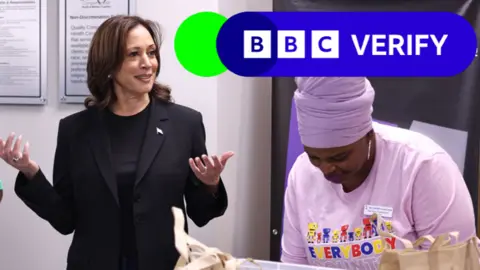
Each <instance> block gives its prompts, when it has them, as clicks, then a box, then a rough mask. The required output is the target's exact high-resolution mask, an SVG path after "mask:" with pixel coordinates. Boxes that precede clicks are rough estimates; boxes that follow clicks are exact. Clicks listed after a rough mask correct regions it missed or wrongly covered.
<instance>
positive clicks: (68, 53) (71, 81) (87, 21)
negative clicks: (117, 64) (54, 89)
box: [58, 0, 136, 103]
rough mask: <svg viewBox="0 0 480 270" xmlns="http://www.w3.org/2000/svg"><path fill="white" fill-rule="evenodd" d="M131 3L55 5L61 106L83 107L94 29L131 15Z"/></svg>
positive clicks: (75, 0)
mask: <svg viewBox="0 0 480 270" xmlns="http://www.w3.org/2000/svg"><path fill="white" fill-rule="evenodd" d="M135 11H136V1H135V0H68V1H67V0H60V1H59V15H60V20H59V42H60V44H59V53H60V55H59V87H58V97H59V100H60V102H61V103H83V101H84V100H85V98H86V97H87V96H88V95H89V91H88V87H87V71H86V68H87V58H88V50H89V47H90V41H91V39H92V37H93V34H94V33H95V31H96V29H97V28H98V27H99V26H100V24H102V23H103V22H104V21H105V20H106V19H108V18H110V17H112V16H115V15H133V14H135Z"/></svg>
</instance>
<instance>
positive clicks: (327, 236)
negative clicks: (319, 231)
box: [323, 228, 331, 243]
mask: <svg viewBox="0 0 480 270" xmlns="http://www.w3.org/2000/svg"><path fill="white" fill-rule="evenodd" d="M330 231H331V230H330V229H329V228H324V229H323V243H328V242H329V241H330Z"/></svg>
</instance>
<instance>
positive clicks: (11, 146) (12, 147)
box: [0, 132, 39, 179]
mask: <svg viewBox="0 0 480 270" xmlns="http://www.w3.org/2000/svg"><path fill="white" fill-rule="evenodd" d="M21 145H22V135H20V136H18V138H17V139H16V140H15V133H13V132H12V133H11V134H10V136H8V138H7V140H6V141H4V140H3V139H2V138H0V158H2V159H3V160H5V162H7V163H8V164H9V165H10V166H12V167H14V168H15V169H17V170H19V171H21V172H22V173H23V174H25V176H26V177H27V178H29V179H32V178H33V177H34V176H35V174H37V172H38V170H39V167H38V165H37V163H35V161H33V160H31V159H30V155H29V153H28V148H29V146H30V144H29V143H28V142H26V143H25V146H24V147H23V151H21Z"/></svg>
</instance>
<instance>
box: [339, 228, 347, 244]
mask: <svg viewBox="0 0 480 270" xmlns="http://www.w3.org/2000/svg"><path fill="white" fill-rule="evenodd" d="M340 230H341V231H342V232H341V233H340V242H347V235H348V232H347V231H348V224H347V225H343V226H342V227H341V228H340Z"/></svg>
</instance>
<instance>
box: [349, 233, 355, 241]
mask: <svg viewBox="0 0 480 270" xmlns="http://www.w3.org/2000/svg"><path fill="white" fill-rule="evenodd" d="M353 241H355V232H348V242H353Z"/></svg>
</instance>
